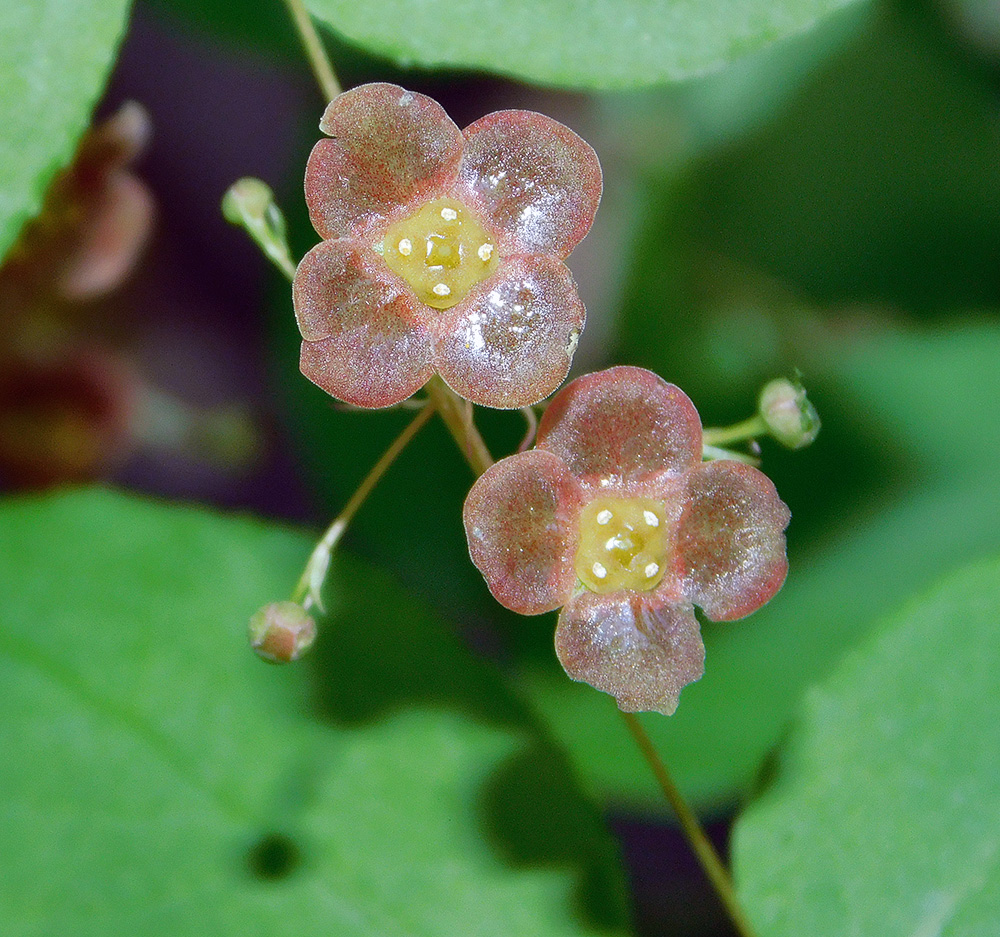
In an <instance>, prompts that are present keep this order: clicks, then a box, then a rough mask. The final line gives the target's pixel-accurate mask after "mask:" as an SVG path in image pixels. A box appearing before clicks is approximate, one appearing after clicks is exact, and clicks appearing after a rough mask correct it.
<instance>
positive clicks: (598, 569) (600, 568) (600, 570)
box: [590, 563, 608, 579]
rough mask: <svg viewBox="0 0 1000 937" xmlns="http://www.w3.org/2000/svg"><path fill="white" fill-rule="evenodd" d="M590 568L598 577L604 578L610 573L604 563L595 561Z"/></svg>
mask: <svg viewBox="0 0 1000 937" xmlns="http://www.w3.org/2000/svg"><path fill="white" fill-rule="evenodd" d="M590 568H591V570H593V573H594V575H595V576H596V577H597V578H598V579H603V578H604V577H605V576H607V574H608V571H607V569H605V568H604V565H603V564H602V563H594V565H593V566H591V567H590Z"/></svg>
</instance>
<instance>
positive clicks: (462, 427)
mask: <svg viewBox="0 0 1000 937" xmlns="http://www.w3.org/2000/svg"><path fill="white" fill-rule="evenodd" d="M425 389H426V391H427V395H428V396H429V397H430V398H431V402H432V403H433V404H434V408H435V409H436V410H437V411H438V413H440V414H441V419H442V420H444V423H445V426H447V427H448V431H449V432H450V433H451V435H452V436H453V437H454V439H455V442H456V443H457V444H458V448H459V450H460V451H461V453H462V455H463V456H465V459H466V461H467V462H468V463H469V465H470V466H471V468H472V471H473V472H475V473H476V474H477V475H482V474H483V472H485V471H486V470H487V469H488V468H489V467H490V466H491V465H492V464H493V462H494V459H493V456H492V455H490V450H489V449H487V448H486V443H485V442H483V437H482V436H480V435H479V430H478V429H476V424H475V423H474V422H473V421H472V410H471V408H469V407H467V406H466V401H464V400H463V399H462V398H461V397H459V396H458V394H456V393H455V392H454V391H453V390H452V389H451V388H450V387H449V386H448V385H447V384H445V382H444V381H442V380H441V378H439V377H437V376H436V375H435V376H434V377H432V378H431V379H430V381H428V382H427V386H426V388H425Z"/></svg>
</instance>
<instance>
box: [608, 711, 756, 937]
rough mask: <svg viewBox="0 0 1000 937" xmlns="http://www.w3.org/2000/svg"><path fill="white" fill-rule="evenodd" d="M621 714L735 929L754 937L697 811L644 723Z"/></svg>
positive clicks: (634, 717) (743, 936)
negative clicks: (659, 752) (686, 796)
mask: <svg viewBox="0 0 1000 937" xmlns="http://www.w3.org/2000/svg"><path fill="white" fill-rule="evenodd" d="M621 715H622V718H623V719H624V720H625V724H626V725H627V726H628V729H629V731H630V732H631V733H632V737H633V738H634V739H635V742H636V744H637V745H638V746H639V750H640V751H641V752H642V755H643V757H644V758H645V759H646V763H647V764H648V765H649V767H650V770H651V771H652V772H653V774H654V776H655V777H656V780H657V783H658V784H659V785H660V790H662V791H663V796H664V797H666V798H667V801H668V802H669V803H670V806H671V807H672V808H673V811H674V813H675V814H676V815H677V819H678V820H679V821H680V824H681V828H682V829H683V830H684V835H685V836H686V837H687V840H688V842H689V843H690V844H691V848H692V849H693V850H694V854H695V855H696V856H697V858H698V861H699V862H700V863H701V867H702V868H703V869H704V870H705V874H706V875H707V876H708V880H709V881H710V882H711V883H712V887H713V888H714V889H715V893H716V894H717V895H718V896H719V899H720V900H721V901H722V903H723V905H725V908H726V911H728V912H729V917H730V919H731V920H732V922H733V924H734V926H735V927H736V930H737V931H738V932H739V934H740V935H741V937H754V932H753V929H752V928H751V927H750V922H749V921H748V920H747V918H746V915H745V914H744V913H743V908H742V907H741V906H740V903H739V899H737V897H736V892H735V891H734V890H733V883H732V881H731V880H730V878H729V873H728V872H727V871H726V868H725V866H724V865H723V864H722V860H721V859H720V858H719V854H718V853H717V852H716V851H715V847H714V846H713V845H712V843H711V840H709V838H708V836H707V835H706V834H705V831H704V830H703V829H702V826H701V824H700V823H699V822H698V818H697V817H696V816H695V814H694V811H693V810H692V809H691V808H690V807H689V806H688V804H687V801H686V800H684V797H683V795H682V794H681V792H680V791H679V790H678V789H677V785H676V784H674V782H673V778H671V777H670V773H669V772H668V771H667V767H666V765H665V764H664V763H663V760H662V759H661V758H660V756H659V755H658V754H657V752H656V749H655V748H654V746H653V742H652V740H651V739H650V737H649V735H647V733H646V730H645V729H644V728H643V727H642V723H641V722H639V720H638V719H637V718H636V716H635V715H634V714H632V713H622V714H621Z"/></svg>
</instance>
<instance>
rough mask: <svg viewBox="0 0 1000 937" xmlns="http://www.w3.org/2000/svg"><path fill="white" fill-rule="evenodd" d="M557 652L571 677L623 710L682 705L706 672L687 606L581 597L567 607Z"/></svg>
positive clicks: (668, 708)
mask: <svg viewBox="0 0 1000 937" xmlns="http://www.w3.org/2000/svg"><path fill="white" fill-rule="evenodd" d="M556 653H557V654H558V656H559V661H560V663H561V664H562V665H563V667H564V669H565V670H566V673H567V674H569V676H571V677H572V678H573V679H574V680H580V681H582V682H584V683H589V684H590V685H591V686H592V687H595V688H596V689H598V690H603V691H604V692H605V693H610V694H611V695H612V696H614V697H615V699H616V700H617V701H618V707H619V709H622V710H624V711H625V712H647V711H655V712H661V713H663V714H664V715H667V716H669V715H670V714H671V713H673V711H674V710H675V709H676V708H677V699H678V697H679V695H680V692H681V690H682V689H683V688H684V687H685V686H687V685H688V684H689V683H692V682H693V681H695V680H697V679H698V678H699V677H701V675H702V674H703V673H704V670H705V648H704V646H703V645H702V643H701V635H700V634H699V632H698V622H697V620H696V619H695V617H694V611H693V610H692V608H691V607H690V606H688V605H669V604H668V605H662V606H660V607H654V605H653V602H652V600H650V599H647V598H645V597H642V598H640V597H637V596H634V595H628V594H625V595H622V596H620V597H618V596H616V597H612V596H602V595H595V594H594V593H591V592H583V593H581V594H579V595H577V596H575V597H574V598H573V599H572V600H571V601H570V602H569V604H567V606H566V607H565V608H564V609H563V611H562V614H560V616H559V626H558V628H557V629H556Z"/></svg>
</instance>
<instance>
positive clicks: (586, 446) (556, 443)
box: [536, 366, 701, 485]
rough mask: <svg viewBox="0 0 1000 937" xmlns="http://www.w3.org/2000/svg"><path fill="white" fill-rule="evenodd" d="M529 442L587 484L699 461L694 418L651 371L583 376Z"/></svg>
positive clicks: (680, 395)
mask: <svg viewBox="0 0 1000 937" xmlns="http://www.w3.org/2000/svg"><path fill="white" fill-rule="evenodd" d="M536 445H537V446H538V447H539V448H542V449H548V450H549V452H553V453H555V454H556V455H557V456H559V457H560V458H561V459H563V461H565V463H566V464H567V465H568V466H569V469H570V471H571V472H573V474H574V475H576V476H578V477H579V478H580V479H581V480H582V481H584V482H585V483H587V484H590V485H598V484H600V483H601V482H602V481H604V482H605V483H609V482H614V483H626V484H627V483H628V482H630V481H638V480H640V479H642V478H643V476H646V475H649V474H650V473H653V472H663V471H671V472H678V471H683V470H686V469H689V468H691V467H692V466H694V465H696V464H698V463H699V462H700V461H701V420H700V419H699V418H698V411H697V410H695V408H694V404H692V403H691V401H690V400H689V399H688V397H687V395H686V394H685V393H684V392H683V391H682V390H681V389H680V388H679V387H675V386H674V385H673V384H668V383H667V382H666V381H664V380H663V379H662V378H661V377H659V376H658V375H656V374H654V373H653V372H652V371H647V370H645V369H644V368H633V367H628V366H621V367H617V368H609V369H608V370H606V371H599V372H597V373H596V374H585V375H584V376H583V377H579V378H577V379H576V380H575V381H573V383H572V384H570V385H569V386H568V387H566V388H564V389H563V390H562V391H560V392H559V393H558V394H557V395H556V396H555V398H554V399H553V400H552V403H550V404H549V407H548V409H547V410H546V411H545V414H544V415H543V416H542V420H541V424H540V425H539V427H538V439H537V442H536Z"/></svg>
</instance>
